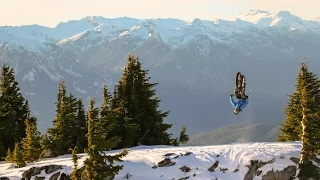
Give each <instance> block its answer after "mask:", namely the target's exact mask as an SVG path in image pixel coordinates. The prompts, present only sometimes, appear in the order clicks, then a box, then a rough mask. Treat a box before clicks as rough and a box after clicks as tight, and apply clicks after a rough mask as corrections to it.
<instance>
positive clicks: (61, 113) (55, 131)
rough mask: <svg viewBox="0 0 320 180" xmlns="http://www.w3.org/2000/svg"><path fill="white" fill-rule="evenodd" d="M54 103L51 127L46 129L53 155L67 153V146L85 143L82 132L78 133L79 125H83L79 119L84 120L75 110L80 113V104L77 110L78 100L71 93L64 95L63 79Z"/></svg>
mask: <svg viewBox="0 0 320 180" xmlns="http://www.w3.org/2000/svg"><path fill="white" fill-rule="evenodd" d="M56 105H57V109H56V117H55V119H54V120H53V127H52V128H49V129H48V133H49V135H50V141H51V142H52V144H51V147H50V149H51V151H52V153H53V155H54V156H58V155H62V154H67V153H68V150H69V148H70V147H74V146H75V145H77V144H78V145H80V144H81V143H83V144H85V142H83V134H84V133H83V132H82V133H80V134H78V133H79V132H80V127H79V126H82V127H83V126H84V125H83V122H79V121H85V120H83V117H82V116H83V114H77V112H78V113H81V111H82V109H81V108H82V107H81V104H80V110H79V107H78V106H79V101H78V100H77V99H76V98H75V97H74V96H73V95H72V94H71V93H70V95H69V96H66V88H65V85H64V81H61V82H60V83H59V87H58V95H57V102H56ZM78 110H79V111H78ZM77 118H80V119H77ZM78 123H80V124H78ZM79 135H80V136H79ZM81 138H82V139H81ZM78 141H79V142H78ZM80 141H81V143H80Z"/></svg>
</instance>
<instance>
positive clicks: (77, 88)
mask: <svg viewBox="0 0 320 180" xmlns="http://www.w3.org/2000/svg"><path fill="white" fill-rule="evenodd" d="M72 86H73V88H74V89H75V90H77V91H79V92H80V93H82V94H85V93H87V91H86V90H84V89H81V88H80V87H79V84H78V83H77V82H76V81H73V83H72Z"/></svg>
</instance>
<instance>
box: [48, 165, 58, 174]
mask: <svg viewBox="0 0 320 180" xmlns="http://www.w3.org/2000/svg"><path fill="white" fill-rule="evenodd" d="M44 168H45V172H46V174H50V173H53V172H55V171H56V170H59V169H62V166H61V165H48V166H45V167H44Z"/></svg>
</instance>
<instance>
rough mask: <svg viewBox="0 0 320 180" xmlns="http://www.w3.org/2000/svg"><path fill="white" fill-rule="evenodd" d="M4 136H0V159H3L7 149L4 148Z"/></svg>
mask: <svg viewBox="0 0 320 180" xmlns="http://www.w3.org/2000/svg"><path fill="white" fill-rule="evenodd" d="M1 138H2V137H1V136H0V160H2V159H3V156H4V154H5V150H4V146H3V142H2V139H1Z"/></svg>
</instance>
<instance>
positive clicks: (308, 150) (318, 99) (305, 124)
mask: <svg viewBox="0 0 320 180" xmlns="http://www.w3.org/2000/svg"><path fill="white" fill-rule="evenodd" d="M299 76H300V78H301V82H300V87H302V90H301V107H302V113H301V114H302V121H301V126H302V137H301V141H302V149H301V158H300V162H299V168H300V171H299V174H298V177H299V178H301V179H307V178H314V179H320V169H319V168H317V167H316V166H315V165H314V164H313V162H316V161H319V160H318V159H317V158H316V153H317V150H319V149H320V144H319V142H320V81H319V80H318V78H317V77H316V75H315V74H314V73H312V72H310V71H308V67H307V64H306V63H301V69H300V73H299Z"/></svg>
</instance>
